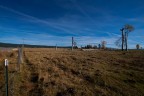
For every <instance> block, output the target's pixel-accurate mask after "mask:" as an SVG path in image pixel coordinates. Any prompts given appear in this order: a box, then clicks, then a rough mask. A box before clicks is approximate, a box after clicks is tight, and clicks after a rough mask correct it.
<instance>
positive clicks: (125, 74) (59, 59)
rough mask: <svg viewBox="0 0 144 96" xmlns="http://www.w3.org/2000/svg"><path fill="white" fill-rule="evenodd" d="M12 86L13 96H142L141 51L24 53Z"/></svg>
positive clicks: (143, 58) (143, 55) (37, 50)
mask: <svg viewBox="0 0 144 96" xmlns="http://www.w3.org/2000/svg"><path fill="white" fill-rule="evenodd" d="M0 56H1V54H0ZM2 57H3V56H2ZM7 57H8V58H9V59H10V60H12V61H11V63H13V66H14V63H16V58H17V55H16V53H15V52H14V53H9V55H7ZM11 65H12V64H11ZM1 68H2V66H1ZM1 72H2V69H1ZM1 77H2V76H1ZM14 82H15V85H16V86H17V88H15V92H14V94H15V96H143V95H144V51H129V52H121V51H99V50H97V51H79V50H75V51H70V50H69V49H59V50H57V51H55V50H54V49H46V48H45V49H44V48H32V49H25V52H24V64H22V65H21V70H20V73H19V74H17V75H16V77H15V79H14ZM0 84H1V83H0ZM0 90H2V89H0ZM1 92H2V91H1Z"/></svg>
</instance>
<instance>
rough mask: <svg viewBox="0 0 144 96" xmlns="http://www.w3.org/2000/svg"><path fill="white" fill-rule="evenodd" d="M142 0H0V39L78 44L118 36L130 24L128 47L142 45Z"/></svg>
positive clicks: (111, 40)
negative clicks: (121, 29) (131, 28)
mask: <svg viewBox="0 0 144 96" xmlns="http://www.w3.org/2000/svg"><path fill="white" fill-rule="evenodd" d="M143 4H144V0H0V42H7V43H17V44H20V43H22V42H23V39H24V42H25V43H26V44H37V45H56V44H57V45H60V46H61V45H64V46H70V45H71V37H72V36H74V38H75V41H76V42H77V44H78V46H81V45H83V46H84V45H86V44H93V43H100V42H101V41H103V40H105V41H107V46H109V47H116V46H115V44H114V42H115V41H116V40H117V39H118V38H119V37H120V36H121V32H120V28H122V27H123V26H124V25H125V24H131V25H133V26H134V27H135V30H134V31H133V32H131V33H130V34H129V40H128V43H129V48H135V45H136V44H140V45H141V46H142V47H144V42H143V41H144V12H143V10H144V7H143Z"/></svg>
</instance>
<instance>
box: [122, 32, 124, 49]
mask: <svg viewBox="0 0 144 96" xmlns="http://www.w3.org/2000/svg"><path fill="white" fill-rule="evenodd" d="M123 49H124V32H123V30H122V51H123Z"/></svg>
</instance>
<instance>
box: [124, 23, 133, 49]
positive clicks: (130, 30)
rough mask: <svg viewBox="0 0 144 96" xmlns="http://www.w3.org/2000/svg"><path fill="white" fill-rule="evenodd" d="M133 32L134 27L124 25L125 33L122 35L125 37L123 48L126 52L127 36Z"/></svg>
mask: <svg viewBox="0 0 144 96" xmlns="http://www.w3.org/2000/svg"><path fill="white" fill-rule="evenodd" d="M133 30H134V27H133V26H132V25H129V24H126V25H125V26H124V31H125V34H124V37H125V40H124V41H125V46H126V51H127V50H128V42H127V41H128V34H129V33H130V32H132V31H133Z"/></svg>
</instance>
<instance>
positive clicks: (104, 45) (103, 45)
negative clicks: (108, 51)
mask: <svg viewBox="0 0 144 96" xmlns="http://www.w3.org/2000/svg"><path fill="white" fill-rule="evenodd" d="M106 44H107V42H106V41H102V42H101V45H102V49H105V48H106Z"/></svg>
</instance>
